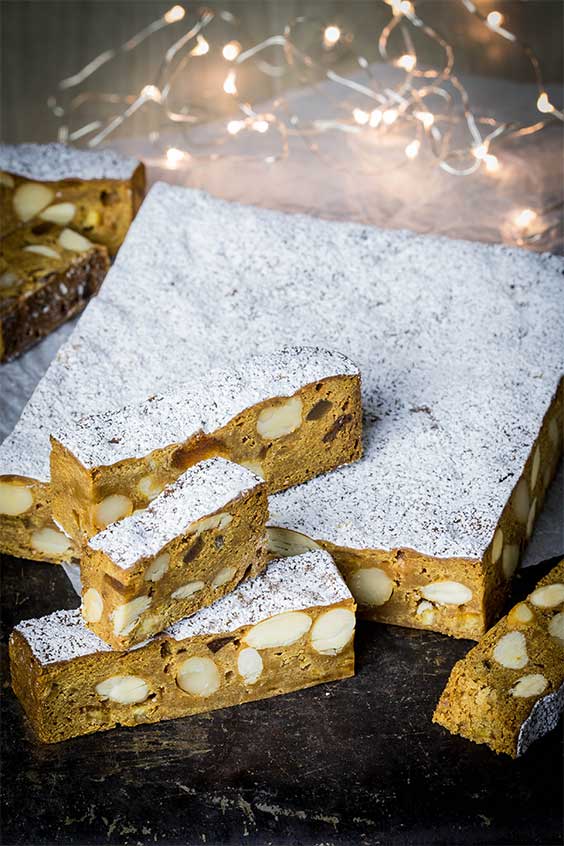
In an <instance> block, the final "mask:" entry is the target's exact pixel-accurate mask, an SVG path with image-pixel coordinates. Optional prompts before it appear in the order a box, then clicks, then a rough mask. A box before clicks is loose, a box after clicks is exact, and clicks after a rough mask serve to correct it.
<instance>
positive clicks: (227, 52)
mask: <svg viewBox="0 0 564 846" xmlns="http://www.w3.org/2000/svg"><path fill="white" fill-rule="evenodd" d="M221 52H222V53H223V58H224V59H226V60H227V61H228V62H234V61H235V59H236V58H237V56H238V55H239V53H240V52H241V45H240V44H239V42H238V41H230V42H229V43H228V44H226V45H225V46H224V48H223V50H222V51H221Z"/></svg>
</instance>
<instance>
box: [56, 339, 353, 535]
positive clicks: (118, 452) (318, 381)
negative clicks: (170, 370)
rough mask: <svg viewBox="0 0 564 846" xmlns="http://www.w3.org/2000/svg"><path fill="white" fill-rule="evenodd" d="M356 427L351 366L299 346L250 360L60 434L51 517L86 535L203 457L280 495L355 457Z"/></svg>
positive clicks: (143, 502) (148, 497)
mask: <svg viewBox="0 0 564 846" xmlns="http://www.w3.org/2000/svg"><path fill="white" fill-rule="evenodd" d="M361 428H362V413H361V404H360V375H359V372H358V369H357V368H356V366H355V365H353V364H352V362H351V361H350V360H349V359H347V358H345V357H344V356H342V355H341V354H340V353H337V352H333V351H329V350H322V349H316V348H306V347H296V348H292V347H289V348H285V349H284V350H281V351H279V352H276V353H272V354H269V355H264V356H256V357H254V358H251V359H249V360H248V361H247V362H246V364H244V365H242V366H241V367H240V368H237V369H233V370H227V371H211V372H210V373H209V374H208V375H207V376H206V377H205V378H203V379H202V380H201V381H199V382H196V383H191V384H188V385H185V386H183V387H182V388H180V389H178V390H177V391H175V392H174V393H173V394H170V395H166V396H154V397H151V398H149V399H148V400H147V401H146V402H144V403H142V404H141V405H138V406H134V407H128V408H124V409H120V410H119V411H116V412H107V413H105V414H98V415H92V416H90V417H86V418H83V419H81V420H79V421H78V422H77V423H75V424H70V425H68V426H66V427H65V428H62V429H61V430H60V431H59V432H58V434H57V437H56V438H52V453H51V480H52V492H53V513H54V516H55V519H56V520H57V522H58V523H60V525H61V526H62V527H63V528H64V529H65V531H66V532H68V534H69V535H70V536H71V537H73V538H74V539H75V540H77V541H79V540H80V539H81V538H83V537H91V536H92V535H94V534H96V533H97V532H99V531H100V529H102V528H105V526H107V525H108V524H109V523H113V522H115V521H116V520H120V519H122V518H123V517H126V516H127V515H128V514H131V512H132V511H133V510H135V509H138V508H144V507H145V506H146V505H147V504H148V503H149V501H150V500H151V499H152V498H154V497H155V496H156V495H157V494H158V493H159V492H160V491H161V490H162V489H163V488H164V487H165V486H166V485H167V484H170V483H171V482H172V481H174V479H176V478H178V476H179V475H180V474H181V473H183V472H184V471H185V470H186V469H187V468H188V467H190V466H192V465H193V464H195V463H197V462H198V461H200V460H202V459H203V458H207V457H210V456H222V457H224V458H228V459H229V460H231V461H235V462H237V463H238V464H242V465H245V466H246V467H248V468H249V469H250V470H252V471H254V472H256V473H258V474H259V475H260V476H261V477H263V478H265V479H266V482H267V486H268V490H269V492H273V491H279V490H282V489H283V488H286V487H288V486H290V485H296V484H299V483H301V482H304V481H305V480H306V479H311V478H312V477H313V476H316V475H318V474H319V473H323V472H325V471H327V470H330V469H332V468H334V467H336V466H338V465H340V464H344V463H347V462H351V461H355V460H356V459H357V458H359V456H360V454H361V450H362V443H361Z"/></svg>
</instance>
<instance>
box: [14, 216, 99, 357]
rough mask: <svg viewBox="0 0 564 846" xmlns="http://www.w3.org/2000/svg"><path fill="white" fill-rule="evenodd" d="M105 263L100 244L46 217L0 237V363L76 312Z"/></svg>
mask: <svg viewBox="0 0 564 846" xmlns="http://www.w3.org/2000/svg"><path fill="white" fill-rule="evenodd" d="M109 266H110V263H109V259H108V252H107V250H106V248H105V247H104V246H101V245H99V244H93V243H92V242H91V241H89V240H88V238H85V237H84V236H83V235H80V234H78V233H77V232H74V231H73V230H72V229H68V228H66V227H65V228H63V227H61V226H57V225H56V224H55V223H50V222H48V221H45V222H40V223H39V224H36V225H31V224H24V225H22V226H21V227H20V228H18V229H15V230H14V231H12V232H11V233H10V234H9V235H7V236H6V237H4V238H3V239H2V240H1V241H0V362H3V361H8V360H10V359H11V358H14V357H15V356H16V355H19V353H21V352H24V350H26V349H28V348H29V347H31V346H33V344H35V343H37V341H39V340H41V338H44V337H45V335H48V334H49V333H50V332H52V331H53V330H54V329H56V328H57V326H60V325H61V323H64V321H65V320H69V319H70V318H71V317H74V315H75V314H78V313H79V312H80V311H82V309H83V308H84V306H85V305H86V304H87V302H88V300H89V299H90V298H91V297H92V296H94V294H96V292H97V291H98V289H99V287H100V285H101V284H102V281H103V279H104V277H105V275H106V273H107V271H108V268H109Z"/></svg>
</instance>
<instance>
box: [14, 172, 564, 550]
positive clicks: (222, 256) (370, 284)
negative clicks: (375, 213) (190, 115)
mask: <svg viewBox="0 0 564 846" xmlns="http://www.w3.org/2000/svg"><path fill="white" fill-rule="evenodd" d="M563 273H564V260H562V259H561V258H558V257H555V256H551V255H546V254H545V255H538V254H534V253H528V252H526V251H524V250H518V249H511V248H508V247H504V246H486V245H482V244H478V243H470V242H466V241H455V240H449V239H446V238H435V237H431V236H421V235H414V234H412V233H408V232H401V231H389V230H379V229H375V228H373V227H368V226H362V225H359V224H348V223H335V222H328V221H322V220H318V219H315V218H312V217H307V216H304V215H286V214H282V213H278V212H272V211H265V210H262V209H256V208H252V207H245V206H240V205H236V204H231V203H226V202H223V201H220V200H216V199H214V198H212V197H210V196H208V195H207V194H204V193H202V192H199V191H192V190H188V189H185V188H180V187H174V186H169V185H164V184H157V185H155V186H154V187H153V188H152V189H151V191H150V193H149V195H148V197H147V199H146V200H145V202H144V203H143V206H142V208H141V210H140V212H139V214H138V215H137V217H136V219H135V220H134V221H133V224H132V226H131V228H130V230H129V232H128V235H127V238H126V240H125V243H124V245H123V246H122V248H121V250H120V252H119V254H118V257H117V259H116V262H115V263H114V265H113V267H112V268H111V270H110V272H109V273H108V275H107V277H106V279H105V281H104V284H103V286H102V290H101V292H100V294H99V295H98V296H97V297H95V298H94V299H93V300H92V301H91V302H90V303H89V305H88V307H87V309H86V310H85V312H84V314H83V316H82V318H81V319H80V321H79V323H78V325H77V328H76V330H75V331H74V333H73V335H72V336H71V338H70V340H69V341H68V342H67V343H66V345H65V346H64V347H63V348H62V349H61V351H60V352H59V354H58V355H57V357H56V358H55V360H54V362H53V364H52V365H51V367H50V368H49V370H48V371H47V374H46V375H45V377H44V379H43V380H42V381H41V382H40V384H39V385H38V387H37V389H36V391H35V393H34V395H33V397H32V398H31V400H30V402H29V403H28V405H27V406H26V409H25V411H24V413H23V415H22V418H21V420H20V422H19V424H18V425H17V427H16V429H15V430H14V433H13V434H12V435H11V436H10V437H9V438H8V439H7V440H6V441H5V442H4V444H3V445H2V446H1V447H0V472H4V473H18V472H19V473H20V474H23V475H26V474H28V475H30V476H36V477H38V478H46V477H47V476H46V474H47V472H48V451H49V445H48V434H49V431H56V429H57V425H58V423H59V421H61V420H65V419H67V418H68V414H69V410H71V409H75V410H77V411H79V412H81V413H85V414H88V413H91V412H96V411H100V410H103V409H106V408H112V407H113V408H119V407H121V406H123V405H124V403H127V402H137V401H141V400H143V399H144V398H145V397H147V396H149V395H150V394H152V393H156V392H159V393H163V392H165V391H166V390H167V389H169V388H171V387H173V386H175V385H178V384H179V383H181V382H183V381H185V380H186V378H187V377H188V376H190V375H192V374H200V373H204V372H205V371H206V370H207V369H209V368H210V367H215V366H220V367H221V366H226V365H230V364H231V363H232V362H238V361H241V360H243V359H244V358H245V357H246V356H247V355H249V354H250V353H256V352H257V351H261V352H264V351H269V350H273V349H279V348H280V347H281V346H282V345H284V344H293V345H295V344H298V345H299V344H307V345H317V346H321V347H327V348H329V349H331V348H333V349H334V348H338V349H339V350H341V351H342V352H343V353H344V354H345V355H347V356H350V358H351V359H352V360H353V361H355V362H356V363H357V364H359V366H360V369H361V372H362V386H363V404H364V412H365V413H364V425H365V437H364V447H365V454H364V458H363V459H362V460H361V461H360V462H357V463H355V464H353V465H351V466H349V467H343V468H340V469H339V470H337V471H336V472H334V473H330V474H327V475H325V476H323V477H319V478H318V479H313V480H312V481H310V482H308V483H306V484H305V485H301V486H299V487H297V488H294V489H290V490H288V491H285V492H284V493H281V494H277V495H276V496H275V497H274V498H273V500H272V502H271V514H272V518H273V519H272V523H273V524H275V525H282V526H287V527H290V528H293V529H297V530H298V531H301V532H304V533H305V534H308V535H311V536H313V537H315V538H317V539H324V540H327V541H330V542H332V543H335V544H338V545H343V546H351V547H355V548H360V549H366V548H374V547H376V548H380V549H391V548H394V547H397V546H404V547H410V548H412V549H415V550H418V551H420V552H423V553H426V554H429V555H436V556H463V557H467V556H468V557H480V556H481V555H482V553H483V552H484V550H485V549H486V548H487V546H488V544H489V542H490V541H491V537H492V534H493V530H494V527H495V525H496V523H497V520H498V518H499V516H500V513H501V511H502V509H503V507H504V505H505V504H506V502H507V499H508V497H509V495H510V492H511V490H512V488H513V486H514V484H515V481H516V479H517V478H518V476H519V474H520V473H521V472H522V470H523V467H524V464H525V461H526V458H527V455H528V453H529V451H530V448H531V444H532V442H533V439H534V438H535V437H536V435H537V434H538V431H539V429H540V426H541V421H542V416H543V414H544V412H545V411H546V408H547V407H548V405H549V403H550V401H551V398H552V396H553V394H554V392H555V389H556V385H557V382H558V380H559V378H560V376H561V374H562V372H563V370H564V362H563V354H564V353H563V349H562V343H561V339H562V337H563V336H564V285H563V284H562V282H563ZM131 280H134V281H135V284H131Z"/></svg>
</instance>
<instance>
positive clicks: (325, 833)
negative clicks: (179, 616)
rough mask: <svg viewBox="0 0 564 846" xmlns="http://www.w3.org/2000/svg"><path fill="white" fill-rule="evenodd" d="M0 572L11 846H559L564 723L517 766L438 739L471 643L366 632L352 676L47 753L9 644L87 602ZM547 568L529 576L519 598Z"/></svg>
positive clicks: (20, 570)
mask: <svg viewBox="0 0 564 846" xmlns="http://www.w3.org/2000/svg"><path fill="white" fill-rule="evenodd" d="M552 563H556V562H555V561H554V562H552ZM0 568H1V570H0V572H1V574H2V598H3V606H4V607H3V637H2V643H3V645H2V665H3V679H4V696H3V704H2V734H3V755H2V768H3V794H4V795H3V829H2V843H3V844H4V846H16V845H17V846H28V844H33V846H35V844H61V845H62V844H75V845H76V844H80V846H82V844H84V846H90V844H147V846H148V844H151V843H158V844H183V846H192V844H212V846H219V844H240V843H241V844H249V846H253V844H260V846H263V844H264V846H266V844H284V846H290V844H292V846H293V844H300V846H313V844H316V846H322V844H323V846H337V844H338V845H339V846H349V844H359V843H366V844H386V846H396V844H397V846H400V844H401V846H403V844H411V845H412V846H413V844H417V846H419V844H422V845H423V844H424V846H427V844H468V846H477V844H496V846H500V844H512V846H517V844H527V846H528V845H529V844H547V845H548V844H560V843H562V841H563V835H562V817H563V812H564V807H563V792H562V788H563V779H562V756H563V740H564V738H563V731H562V724H560V726H559V727H558V728H557V729H556V730H555V731H554V732H552V733H551V734H550V735H548V736H546V737H545V738H543V739H542V740H541V741H539V742H538V743H536V744H535V745H534V746H533V747H532V748H531V750H530V751H529V752H528V753H527V755H525V756H524V757H523V758H522V759H519V760H517V761H512V760H511V759H509V758H507V757H505V756H503V757H501V756H496V755H495V754H494V753H493V752H490V751H489V750H488V749H487V748H486V747H482V746H475V745H474V744H471V743H468V742H466V741H465V740H463V739H461V738H459V737H453V736H451V735H449V734H448V733H447V732H446V731H444V730H443V729H442V728H440V727H439V726H436V725H433V724H432V723H431V716H432V713H433V709H434V706H435V704H436V701H437V699H438V697H439V695H440V692H441V690H442V688H443V686H444V684H445V682H446V679H447V677H448V674H449V672H450V669H451V667H452V666H453V664H454V663H455V661H456V660H458V659H459V658H461V657H462V656H463V655H464V654H465V652H466V651H467V649H468V648H469V647H470V646H471V644H470V643H469V642H468V641H461V640H460V641H457V640H453V639H452V638H447V637H443V636H441V635H438V634H434V633H426V632H418V631H410V630H408V629H400V628H395V629H394V628H393V627H385V626H378V625H375V624H371V623H361V624H360V625H359V629H358V633H357V639H356V651H357V670H358V672H357V675H356V677H354V678H352V679H348V680H345V681H342V682H336V683H332V684H329V685H321V686H319V687H317V688H312V689H311V690H306V691H302V692H299V693H295V694H291V695H288V696H283V697H278V698H276V699H270V700H265V701H262V702H256V703H250V704H247V705H243V706H241V707H239V708H232V709H225V710H222V711H216V712H214V713H212V714H204V715H201V716H196V717H190V718H186V719H182V720H176V721H172V722H166V723H160V724H157V725H153V726H140V727H137V728H135V729H125V728H124V729H118V730H115V731H112V732H108V733H105V734H98V735H92V736H90V737H85V738H78V739H75V740H71V741H67V742H65V743H62V744H57V745H54V746H43V745H40V744H39V743H37V742H36V741H35V739H34V737H33V734H32V732H31V730H30V728H29V726H28V724H27V722H26V720H25V718H24V716H23V713H22V711H21V709H20V707H19V704H18V702H17V700H16V699H15V697H14V695H13V694H12V692H11V690H10V688H9V682H8V675H7V666H6V665H7V649H6V642H7V637H8V634H9V631H10V630H11V628H12V626H13V625H14V624H15V623H16V622H18V621H19V620H20V619H23V618H28V617H32V616H37V615H41V614H45V613H48V612H50V611H53V610H55V609H57V608H60V607H61V606H66V607H71V606H76V605H77V602H78V600H77V597H76V596H75V595H74V594H73V592H72V589H71V587H70V584H69V583H68V581H67V580H66V577H65V576H64V573H63V572H62V570H61V569H60V568H57V567H54V566H51V565H49V564H38V563H33V562H25V561H19V560H16V559H11V558H7V557H4V558H3V559H1V557H0ZM547 569H548V566H547V565H545V566H543V567H540V568H538V569H537V568H535V572H533V571H531V570H530V569H528V570H525V571H524V573H522V574H521V575H520V577H519V578H518V579H517V580H516V595H519V596H523V595H524V594H525V593H526V592H527V591H528V589H529V588H530V586H531V585H532V584H533V583H534V582H535V581H536V580H537V579H538V578H539V577H540V575H541V574H542V573H544V572H545V571H546V570H547Z"/></svg>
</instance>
